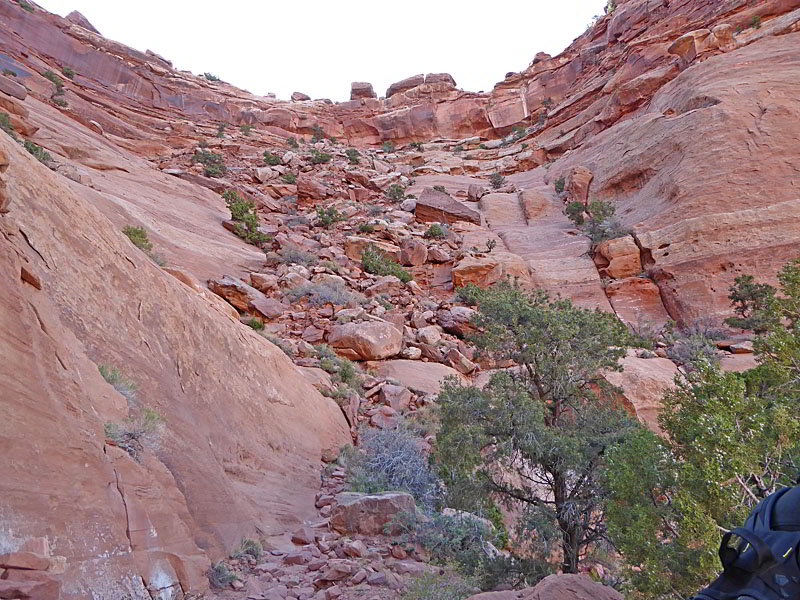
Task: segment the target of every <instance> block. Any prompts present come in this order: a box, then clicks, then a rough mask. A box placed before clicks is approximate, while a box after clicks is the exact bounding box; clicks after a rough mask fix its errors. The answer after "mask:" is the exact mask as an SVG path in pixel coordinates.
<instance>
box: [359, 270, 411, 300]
mask: <svg viewBox="0 0 800 600" xmlns="http://www.w3.org/2000/svg"><path fill="white" fill-rule="evenodd" d="M402 289H403V282H402V281H400V280H399V279H398V278H397V277H395V276H394V275H385V276H384V277H380V278H378V281H376V282H375V283H373V284H372V285H371V286H369V287H368V288H367V289H366V290H365V292H366V294H367V296H380V295H383V294H387V295H389V296H395V295H397V294H399V293H400V291H401V290H402Z"/></svg>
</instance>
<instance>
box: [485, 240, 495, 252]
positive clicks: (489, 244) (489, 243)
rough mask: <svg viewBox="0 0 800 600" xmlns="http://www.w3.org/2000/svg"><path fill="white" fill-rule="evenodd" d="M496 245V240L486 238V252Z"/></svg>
mask: <svg viewBox="0 0 800 600" xmlns="http://www.w3.org/2000/svg"><path fill="white" fill-rule="evenodd" d="M495 246H497V240H486V252H491V251H492V250H494V249H495Z"/></svg>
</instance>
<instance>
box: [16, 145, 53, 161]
mask: <svg viewBox="0 0 800 600" xmlns="http://www.w3.org/2000/svg"><path fill="white" fill-rule="evenodd" d="M23 146H24V147H25V150H27V151H28V152H29V153H30V154H31V155H33V157H34V158H35V159H36V160H38V161H39V162H40V163H45V164H46V163H49V162H50V161H51V160H53V157H52V156H50V153H49V152H48V151H47V150H45V149H44V148H42V147H41V146H40V145H39V144H35V143H34V142H32V141H30V140H25V143H24V144H23Z"/></svg>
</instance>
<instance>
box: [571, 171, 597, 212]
mask: <svg viewBox="0 0 800 600" xmlns="http://www.w3.org/2000/svg"><path fill="white" fill-rule="evenodd" d="M592 179H594V174H593V173H592V172H591V171H590V170H589V169H587V168H586V167H584V166H582V165H579V166H577V167H573V168H572V170H571V171H570V172H569V175H568V176H567V185H566V188H565V189H566V191H567V197H568V198H569V200H570V201H572V202H576V201H577V202H583V203H584V204H586V202H587V201H588V200H589V186H590V185H591V184H592Z"/></svg>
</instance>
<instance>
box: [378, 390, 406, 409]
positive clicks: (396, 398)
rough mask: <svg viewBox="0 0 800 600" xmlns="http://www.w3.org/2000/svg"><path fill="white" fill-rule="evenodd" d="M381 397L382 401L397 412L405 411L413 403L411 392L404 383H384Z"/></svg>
mask: <svg viewBox="0 0 800 600" xmlns="http://www.w3.org/2000/svg"><path fill="white" fill-rule="evenodd" d="M379 397H380V401H381V402H383V403H384V404H386V405H387V406H391V407H392V408H393V409H394V410H396V411H397V412H403V411H404V410H406V409H407V408H408V405H409V404H410V403H411V392H410V391H409V389H408V388H405V387H403V386H402V385H393V384H391V383H387V384H384V385H383V386H381V391H380V395H379Z"/></svg>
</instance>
